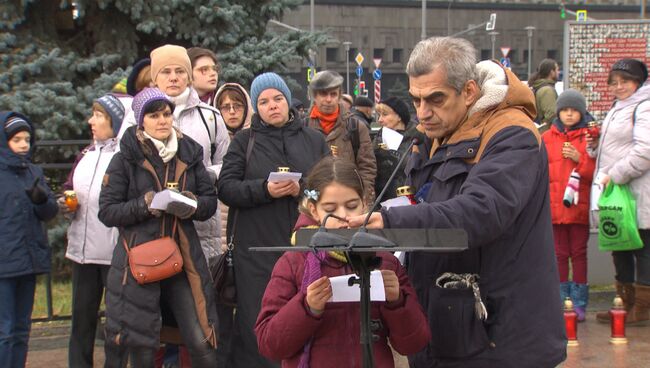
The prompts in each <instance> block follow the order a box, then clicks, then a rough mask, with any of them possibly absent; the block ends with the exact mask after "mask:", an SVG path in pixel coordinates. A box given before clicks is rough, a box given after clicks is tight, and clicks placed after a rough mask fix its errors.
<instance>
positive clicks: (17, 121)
mask: <svg viewBox="0 0 650 368" xmlns="http://www.w3.org/2000/svg"><path fill="white" fill-rule="evenodd" d="M4 130H5V135H6V136H7V140H11V138H12V137H13V136H14V135H16V134H18V133H19V132H29V134H30V135H31V134H32V126H31V125H29V123H28V122H27V120H26V119H25V118H24V117H23V116H22V115H18V114H14V115H12V116H11V117H9V119H7V121H5V125H4Z"/></svg>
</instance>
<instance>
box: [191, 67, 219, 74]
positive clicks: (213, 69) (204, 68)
mask: <svg viewBox="0 0 650 368" xmlns="http://www.w3.org/2000/svg"><path fill="white" fill-rule="evenodd" d="M196 70H198V71H199V72H201V74H203V75H206V74H208V73H209V72H210V71H213V72H215V73H217V72H219V67H218V66H216V65H214V64H213V65H204V66H202V67H200V68H196Z"/></svg>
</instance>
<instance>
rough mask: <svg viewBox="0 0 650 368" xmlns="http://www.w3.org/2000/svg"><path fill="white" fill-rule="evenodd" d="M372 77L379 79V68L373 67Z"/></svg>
mask: <svg viewBox="0 0 650 368" xmlns="http://www.w3.org/2000/svg"><path fill="white" fill-rule="evenodd" d="M372 77H373V78H375V80H380V79H381V69H375V71H374V72H372Z"/></svg>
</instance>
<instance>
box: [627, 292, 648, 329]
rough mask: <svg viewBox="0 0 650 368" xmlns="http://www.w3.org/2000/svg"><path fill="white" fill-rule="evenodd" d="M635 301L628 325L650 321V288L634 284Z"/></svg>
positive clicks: (629, 314) (628, 317) (628, 318)
mask: <svg viewBox="0 0 650 368" xmlns="http://www.w3.org/2000/svg"><path fill="white" fill-rule="evenodd" d="M634 289H635V292H636V294H635V300H634V306H633V307H632V310H631V311H630V312H629V313H628V315H627V319H626V320H625V323H626V324H630V325H637V324H639V325H640V324H642V323H644V322H646V321H648V320H650V286H648V285H641V284H634Z"/></svg>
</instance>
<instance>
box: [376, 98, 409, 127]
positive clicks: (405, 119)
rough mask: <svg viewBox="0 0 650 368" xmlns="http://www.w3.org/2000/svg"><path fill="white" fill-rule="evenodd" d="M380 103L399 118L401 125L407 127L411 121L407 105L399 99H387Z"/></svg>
mask: <svg viewBox="0 0 650 368" xmlns="http://www.w3.org/2000/svg"><path fill="white" fill-rule="evenodd" d="M380 103H382V104H384V105H386V106H388V107H390V108H391V109H393V111H395V113H396V114H397V116H399V118H400V119H401V120H402V123H404V125H408V123H409V122H410V121H411V113H410V112H409V107H408V105H407V104H406V103H405V102H404V101H402V100H400V99H399V98H397V97H388V98H387V99H385V100H383V101H381V102H380Z"/></svg>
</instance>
